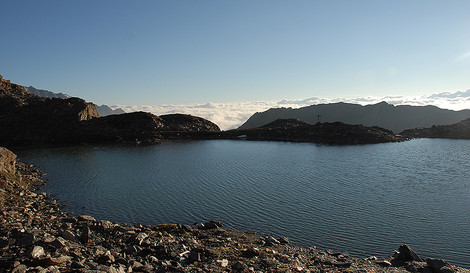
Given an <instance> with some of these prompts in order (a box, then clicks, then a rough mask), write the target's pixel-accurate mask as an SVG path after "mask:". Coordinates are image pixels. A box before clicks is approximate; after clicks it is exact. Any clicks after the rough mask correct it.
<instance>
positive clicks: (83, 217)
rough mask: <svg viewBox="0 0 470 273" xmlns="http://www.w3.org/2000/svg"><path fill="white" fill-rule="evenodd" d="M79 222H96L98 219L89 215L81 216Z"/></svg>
mask: <svg viewBox="0 0 470 273" xmlns="http://www.w3.org/2000/svg"><path fill="white" fill-rule="evenodd" d="M78 220H79V221H89V222H96V219H95V218H94V217H92V216H89V215H80V216H79V217H78Z"/></svg>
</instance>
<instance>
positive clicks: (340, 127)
mask: <svg viewBox="0 0 470 273" xmlns="http://www.w3.org/2000/svg"><path fill="white" fill-rule="evenodd" d="M224 134H225V137H227V138H233V139H240V138H243V139H248V140H270V141H293V142H314V143H324V144H334V145H350V144H369V143H384V142H398V141H403V140H406V138H403V137H401V136H397V135H395V134H394V133H393V132H392V131H390V130H387V129H383V128H380V127H368V126H364V125H350V124H345V123H342V122H333V123H329V122H322V123H320V122H319V123H316V124H314V125H312V124H309V123H307V122H304V121H300V120H298V119H278V120H275V121H273V122H271V123H268V124H266V125H263V126H261V127H258V128H253V129H238V130H232V131H227V132H224Z"/></svg>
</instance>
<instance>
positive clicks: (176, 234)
mask: <svg viewBox="0 0 470 273" xmlns="http://www.w3.org/2000/svg"><path fill="white" fill-rule="evenodd" d="M43 183H44V180H43V174H42V173H41V172H40V171H39V170H37V169H36V168H35V167H34V166H32V165H26V164H24V163H17V162H16V156H15V155H14V154H13V153H12V152H10V151H9V150H7V149H5V148H1V147H0V207H1V214H0V222H1V226H0V272H18V273H20V272H41V273H42V272H470V270H468V269H464V268H460V267H456V266H452V265H450V264H448V263H447V262H445V261H443V260H439V259H426V260H424V259H422V258H421V257H419V256H418V255H417V254H416V253H415V252H414V251H413V250H412V249H411V248H410V247H408V246H406V245H403V246H400V248H399V250H398V251H397V252H396V253H395V254H394V255H392V256H390V257H383V258H376V257H369V258H355V257H351V256H350V255H348V254H345V253H338V252H332V251H328V250H320V249H316V248H314V247H312V248H300V247H296V246H293V245H290V244H289V240H288V238H273V237H271V236H260V235H257V234H255V233H253V232H242V231H237V230H233V229H230V228H224V227H223V226H222V224H221V223H220V222H218V221H210V222H207V223H197V224H194V225H192V226H189V225H180V224H162V225H156V226H146V225H139V224H137V225H131V224H117V223H112V222H109V221H106V220H97V219H94V218H93V217H91V216H86V215H82V216H78V217H75V216H72V215H70V214H68V213H66V212H64V211H63V210H62V205H61V204H59V203H58V202H57V201H56V200H54V199H52V198H50V197H49V196H48V195H47V194H45V193H37V192H36V189H37V186H39V185H41V184H43Z"/></svg>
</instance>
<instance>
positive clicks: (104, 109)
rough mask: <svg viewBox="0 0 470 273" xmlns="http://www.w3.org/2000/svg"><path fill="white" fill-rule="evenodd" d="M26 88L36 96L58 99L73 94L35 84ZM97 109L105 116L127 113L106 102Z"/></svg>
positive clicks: (66, 97)
mask: <svg viewBox="0 0 470 273" xmlns="http://www.w3.org/2000/svg"><path fill="white" fill-rule="evenodd" d="M25 88H26V90H28V91H29V92H31V93H32V94H34V95H36V96H39V97H44V98H58V99H68V98H71V96H69V95H67V94H64V93H55V92H52V91H49V90H43V89H37V88H35V87H33V86H28V87H25ZM96 109H97V110H98V113H99V115H100V117H105V116H109V115H118V114H124V113H125V111H124V110H122V109H121V108H117V109H114V110H113V109H111V108H110V107H109V106H107V105H104V104H103V105H97V106H96Z"/></svg>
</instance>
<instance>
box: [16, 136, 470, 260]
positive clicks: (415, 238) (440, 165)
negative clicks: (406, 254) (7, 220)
mask: <svg viewBox="0 0 470 273" xmlns="http://www.w3.org/2000/svg"><path fill="white" fill-rule="evenodd" d="M18 154H19V155H20V159H21V160H23V161H25V162H28V163H32V164H35V165H37V166H39V167H40V168H41V169H42V170H44V171H45V172H47V173H48V178H49V180H50V181H49V183H48V184H47V185H46V186H45V188H44V190H45V191H46V192H48V193H50V194H52V195H53V196H54V197H56V198H58V199H60V200H62V201H63V202H65V203H67V204H68V209H69V210H70V211H73V212H75V213H76V214H88V215H92V216H95V217H97V218H100V219H107V220H111V221H116V222H133V223H143V224H160V223H176V222H177V223H183V224H192V223H194V222H201V221H205V220H209V219H217V220H221V221H222V222H223V223H225V224H226V225H227V226H230V227H234V228H237V229H241V230H244V229H248V230H255V231H258V232H260V233H262V234H272V235H275V236H287V237H289V238H290V239H291V241H292V242H293V243H294V244H297V245H301V246H317V247H321V248H328V249H333V250H337V251H345V252H349V253H351V254H353V255H356V256H369V255H376V256H388V255H390V254H391V253H392V252H393V251H394V250H395V249H397V248H398V246H399V245H400V244H403V243H407V244H410V245H411V246H412V247H413V248H414V249H415V250H416V251H417V252H418V253H420V254H421V255H423V256H425V257H439V258H443V259H446V260H449V261H451V262H452V263H454V264H459V265H462V266H465V267H470V236H469V234H470V141H466V140H444V139H421V140H413V141H409V142H404V143H389V144H375V145H361V146H340V147H338V146H323V145H315V144H304V143H301V144H299V143H280V142H248V141H199V142H183V143H182V142H171V143H164V144H162V145H156V146H80V147H66V148H52V149H50V148H49V149H35V150H27V151H19V152H18Z"/></svg>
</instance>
